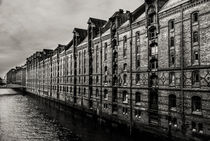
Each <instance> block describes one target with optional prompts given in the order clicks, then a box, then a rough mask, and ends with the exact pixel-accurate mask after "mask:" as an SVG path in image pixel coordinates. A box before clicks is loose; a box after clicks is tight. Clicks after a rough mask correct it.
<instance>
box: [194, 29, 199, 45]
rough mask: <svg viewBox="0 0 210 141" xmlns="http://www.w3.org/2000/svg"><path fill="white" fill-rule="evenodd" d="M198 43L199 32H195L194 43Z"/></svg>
mask: <svg viewBox="0 0 210 141" xmlns="http://www.w3.org/2000/svg"><path fill="white" fill-rule="evenodd" d="M196 42H198V32H197V31H195V32H193V43H196Z"/></svg>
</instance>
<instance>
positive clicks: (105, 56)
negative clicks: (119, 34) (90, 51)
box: [104, 43, 107, 61]
mask: <svg viewBox="0 0 210 141" xmlns="http://www.w3.org/2000/svg"><path fill="white" fill-rule="evenodd" d="M104 60H105V61H106V60H107V43H105V44H104Z"/></svg>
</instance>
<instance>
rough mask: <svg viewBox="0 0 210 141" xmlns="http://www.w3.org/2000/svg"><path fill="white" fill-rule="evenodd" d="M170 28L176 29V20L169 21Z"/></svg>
mask: <svg viewBox="0 0 210 141" xmlns="http://www.w3.org/2000/svg"><path fill="white" fill-rule="evenodd" d="M169 29H170V30H172V29H174V20H171V21H169Z"/></svg>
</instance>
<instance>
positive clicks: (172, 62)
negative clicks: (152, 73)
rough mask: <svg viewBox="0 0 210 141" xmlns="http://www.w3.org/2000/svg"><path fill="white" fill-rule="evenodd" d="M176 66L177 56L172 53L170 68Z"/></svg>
mask: <svg viewBox="0 0 210 141" xmlns="http://www.w3.org/2000/svg"><path fill="white" fill-rule="evenodd" d="M174 64H175V55H174V54H173V53H172V54H170V66H173V65H174Z"/></svg>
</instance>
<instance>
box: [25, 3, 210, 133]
mask: <svg viewBox="0 0 210 141" xmlns="http://www.w3.org/2000/svg"><path fill="white" fill-rule="evenodd" d="M176 1H177V2H176V3H173V2H174V1H173V0H169V1H167V0H159V1H158V0H146V1H145V3H144V4H143V5H141V6H140V7H139V8H137V9H136V10H135V11H134V12H129V11H126V12H124V11H123V10H121V9H120V10H119V11H117V12H115V13H114V14H113V15H112V16H111V17H110V18H109V20H108V21H104V20H100V19H95V18H89V20H88V27H87V29H79V28H75V29H74V31H73V39H72V40H71V41H70V42H69V44H67V45H59V46H58V47H57V48H56V49H55V50H53V51H43V52H36V53H35V54H34V55H33V56H31V57H29V58H28V59H27V90H28V91H29V92H32V93H35V94H37V95H41V96H44V97H47V98H50V99H54V100H56V101H60V102H62V103H65V104H68V105H70V106H74V107H77V108H79V109H85V111H86V112H89V113H93V114H96V115H98V116H99V117H101V118H111V119H112V120H114V121H118V122H121V123H125V124H127V125H129V126H131V127H137V128H140V127H141V126H142V127H145V128H146V127H149V128H151V130H153V129H154V130H156V129H158V130H159V131H161V132H165V133H168V132H171V133H172V135H174V136H178V135H181V132H182V133H184V134H186V135H187V136H189V137H197V136H198V137H205V136H209V135H210V104H209V103H210V97H209V92H210V89H209V86H210V55H209V54H210V49H209V44H210V34H209V33H210V26H209V25H210V24H209V21H210V14H209V8H210V2H209V0H194V1H190V0H185V1H179V0H176Z"/></svg>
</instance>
